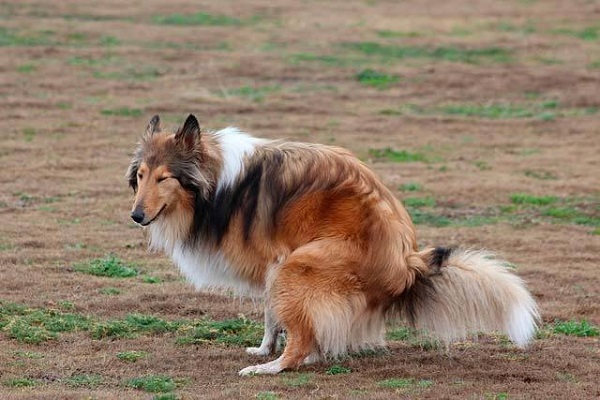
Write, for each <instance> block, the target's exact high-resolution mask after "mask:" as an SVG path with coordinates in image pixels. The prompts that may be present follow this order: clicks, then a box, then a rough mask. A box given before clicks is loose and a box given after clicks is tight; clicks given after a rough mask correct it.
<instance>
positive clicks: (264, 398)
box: [256, 392, 279, 400]
mask: <svg viewBox="0 0 600 400" xmlns="http://www.w3.org/2000/svg"><path fill="white" fill-rule="evenodd" d="M256 399H257V400H278V399H279V396H278V395H277V393H275V392H258V393H256Z"/></svg>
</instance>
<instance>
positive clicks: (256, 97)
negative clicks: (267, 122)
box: [223, 85, 281, 103]
mask: <svg viewBox="0 0 600 400" xmlns="http://www.w3.org/2000/svg"><path fill="white" fill-rule="evenodd" d="M280 90H281V86H279V85H270V86H242V87H240V88H236V89H229V90H227V91H226V92H225V93H223V94H224V95H225V96H236V97H243V98H245V99H247V100H252V101H255V102H257V103H258V102H261V101H263V100H264V99H265V97H266V96H268V95H270V94H272V93H276V92H279V91H280Z"/></svg>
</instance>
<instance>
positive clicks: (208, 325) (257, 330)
mask: <svg viewBox="0 0 600 400" xmlns="http://www.w3.org/2000/svg"><path fill="white" fill-rule="evenodd" d="M262 330H263V329H262V325H261V324H259V323H257V322H255V321H252V320H249V319H245V318H234V319H227V320H223V321H212V320H209V319H205V320H200V321H195V322H194V324H193V325H192V326H191V327H186V329H185V335H184V336H181V337H179V338H178V339H177V343H179V344H182V345H187V344H202V343H220V344H225V345H234V346H252V345H255V344H256V343H259V342H260V339H261V334H262Z"/></svg>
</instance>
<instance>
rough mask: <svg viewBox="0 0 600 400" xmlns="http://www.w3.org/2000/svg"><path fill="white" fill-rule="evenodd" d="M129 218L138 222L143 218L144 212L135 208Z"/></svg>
mask: <svg viewBox="0 0 600 400" xmlns="http://www.w3.org/2000/svg"><path fill="white" fill-rule="evenodd" d="M131 219H133V220H134V221H135V222H137V223H138V224H139V223H141V222H142V221H143V220H144V212H143V211H142V210H139V209H136V210H135V211H133V212H132V213H131Z"/></svg>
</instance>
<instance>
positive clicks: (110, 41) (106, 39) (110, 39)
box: [99, 35, 121, 47]
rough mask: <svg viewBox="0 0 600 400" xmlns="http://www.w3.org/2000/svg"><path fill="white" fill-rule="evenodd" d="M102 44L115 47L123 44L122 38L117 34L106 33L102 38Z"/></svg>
mask: <svg viewBox="0 0 600 400" xmlns="http://www.w3.org/2000/svg"><path fill="white" fill-rule="evenodd" d="M99 41H100V45H102V46H106V47H115V46H119V45H120V44H121V39H119V38H118V37H115V36H110V35H105V36H102V37H101V38H100V40H99Z"/></svg>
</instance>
